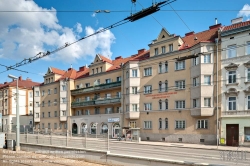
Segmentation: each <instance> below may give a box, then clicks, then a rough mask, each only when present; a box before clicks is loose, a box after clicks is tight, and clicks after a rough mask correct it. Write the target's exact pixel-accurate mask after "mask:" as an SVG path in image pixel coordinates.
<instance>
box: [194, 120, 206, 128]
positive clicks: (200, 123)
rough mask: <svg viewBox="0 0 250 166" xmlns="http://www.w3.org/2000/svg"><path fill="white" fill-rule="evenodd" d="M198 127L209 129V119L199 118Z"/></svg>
mask: <svg viewBox="0 0 250 166" xmlns="http://www.w3.org/2000/svg"><path fill="white" fill-rule="evenodd" d="M196 129H208V120H207V119H199V120H197V124H196Z"/></svg>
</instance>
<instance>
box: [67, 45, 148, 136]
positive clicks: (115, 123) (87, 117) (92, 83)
mask: <svg viewBox="0 0 250 166" xmlns="http://www.w3.org/2000/svg"><path fill="white" fill-rule="evenodd" d="M147 55H148V51H146V50H144V49H142V50H139V51H138V54H135V55H133V56H131V57H127V58H122V57H121V56H119V57H116V58H115V59H114V60H110V59H108V58H106V57H104V56H101V55H96V57H95V59H94V61H93V63H91V64H90V65H89V68H88V72H87V73H86V74H85V75H82V76H81V77H79V78H77V79H75V89H74V90H71V96H72V101H73V102H72V104H71V108H72V116H71V117H70V122H69V124H70V125H71V127H70V128H72V132H73V134H82V133H84V132H88V133H89V134H98V135H99V134H104V133H107V132H108V129H109V131H110V137H111V138H117V136H118V133H119V134H121V133H122V130H121V129H122V126H123V117H124V111H123V108H122V103H123V98H124V92H123V91H122V90H123V88H122V87H123V86H124V85H123V83H124V80H123V78H124V72H123V65H124V64H125V63H126V62H129V61H133V60H134V59H137V58H140V57H145V56H147Z"/></svg>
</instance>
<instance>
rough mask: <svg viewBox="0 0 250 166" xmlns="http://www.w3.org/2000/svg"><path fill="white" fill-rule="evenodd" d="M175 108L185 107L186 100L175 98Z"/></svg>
mask: <svg viewBox="0 0 250 166" xmlns="http://www.w3.org/2000/svg"><path fill="white" fill-rule="evenodd" d="M175 108H176V109H184V108H186V101H185V100H177V101H175Z"/></svg>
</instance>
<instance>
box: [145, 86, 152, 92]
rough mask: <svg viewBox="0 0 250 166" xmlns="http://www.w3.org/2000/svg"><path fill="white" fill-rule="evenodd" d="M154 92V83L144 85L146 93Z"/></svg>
mask: <svg viewBox="0 0 250 166" xmlns="http://www.w3.org/2000/svg"><path fill="white" fill-rule="evenodd" d="M151 93H152V85H146V86H144V94H151Z"/></svg>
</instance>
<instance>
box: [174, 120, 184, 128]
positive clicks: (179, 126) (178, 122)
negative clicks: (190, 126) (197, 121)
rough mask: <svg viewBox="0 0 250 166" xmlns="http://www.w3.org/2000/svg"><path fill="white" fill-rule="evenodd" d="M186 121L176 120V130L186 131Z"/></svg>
mask: <svg viewBox="0 0 250 166" xmlns="http://www.w3.org/2000/svg"><path fill="white" fill-rule="evenodd" d="M185 126H186V125H185V120H176V121H175V128H176V129H185Z"/></svg>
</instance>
